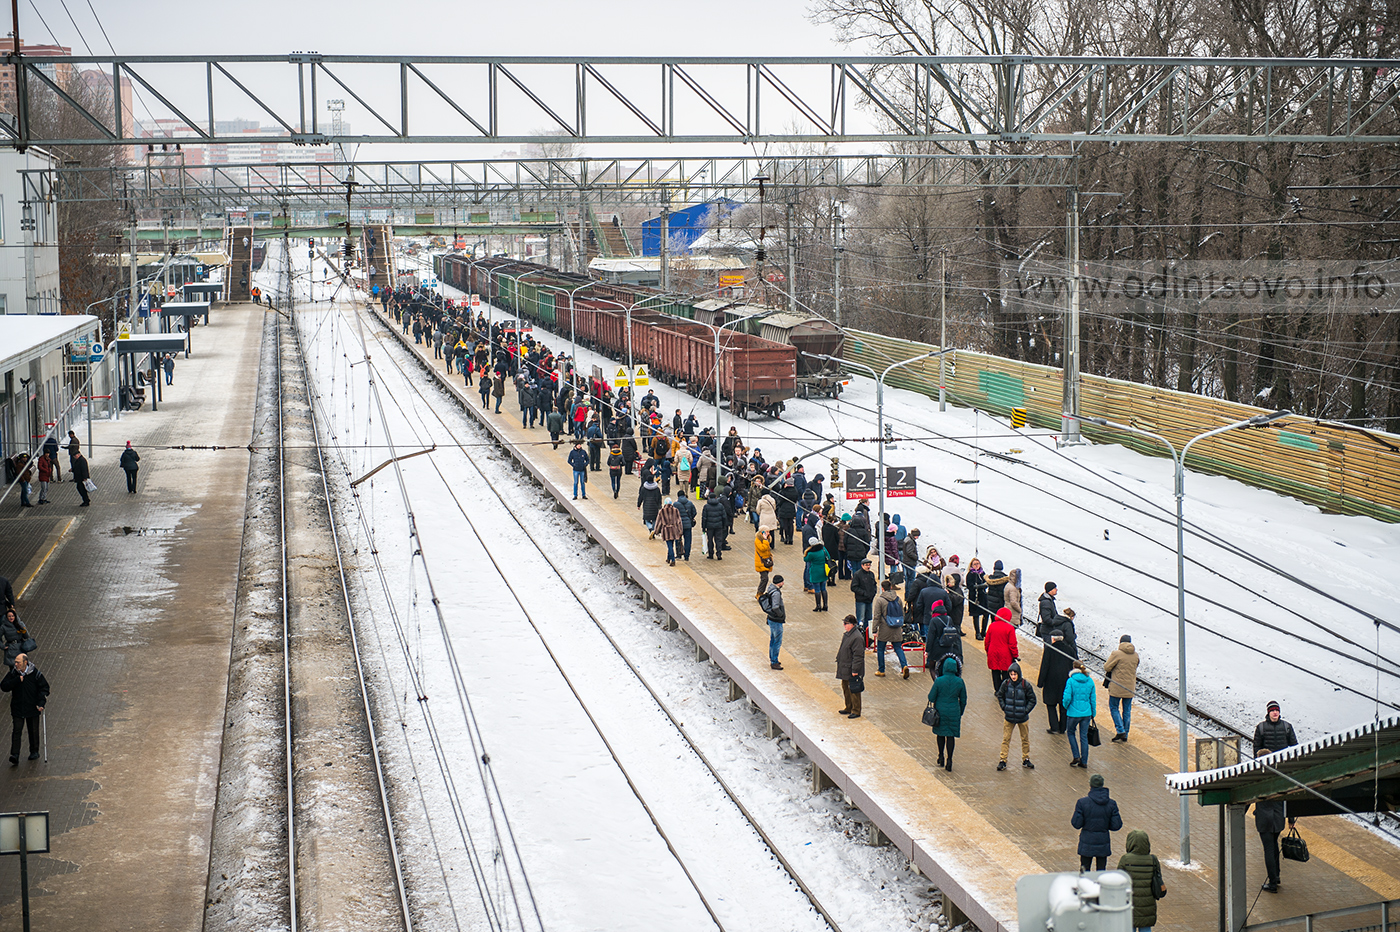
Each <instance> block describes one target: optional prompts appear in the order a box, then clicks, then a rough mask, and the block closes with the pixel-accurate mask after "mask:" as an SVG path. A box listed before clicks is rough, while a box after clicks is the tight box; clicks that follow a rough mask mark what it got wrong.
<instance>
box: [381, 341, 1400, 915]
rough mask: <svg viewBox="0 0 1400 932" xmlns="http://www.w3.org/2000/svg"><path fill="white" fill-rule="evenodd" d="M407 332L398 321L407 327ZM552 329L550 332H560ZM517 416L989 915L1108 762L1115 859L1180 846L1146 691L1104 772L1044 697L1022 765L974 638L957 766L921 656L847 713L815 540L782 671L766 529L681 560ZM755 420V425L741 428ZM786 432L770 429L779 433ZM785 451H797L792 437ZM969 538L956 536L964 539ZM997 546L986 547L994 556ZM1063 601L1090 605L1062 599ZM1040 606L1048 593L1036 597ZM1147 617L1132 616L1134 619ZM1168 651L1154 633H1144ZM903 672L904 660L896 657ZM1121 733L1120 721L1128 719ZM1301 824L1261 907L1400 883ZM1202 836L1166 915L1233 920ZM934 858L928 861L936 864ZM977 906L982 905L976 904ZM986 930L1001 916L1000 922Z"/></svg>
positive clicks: (750, 678) (774, 695)
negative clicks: (756, 556) (773, 634)
mask: <svg viewBox="0 0 1400 932" xmlns="http://www.w3.org/2000/svg"><path fill="white" fill-rule="evenodd" d="M395 332H396V333H397V332H398V331H397V329H395ZM545 337H546V339H548V337H547V335H545ZM406 345H408V346H409V347H410V348H411V349H414V350H415V352H417V353H418V355H419V357H420V359H422V361H423V362H424V364H425V365H429V366H432V367H433V368H434V369H435V371H436V372H438V373H439V374H440V375H442V378H443V379H444V380H445V381H446V383H447V384H449V385H450V386H451V387H452V388H453V390H454V391H456V392H457V393H458V394H459V395H461V396H462V397H464V398H465V399H466V400H467V401H470V402H473V403H472V404H468V405H467V407H468V409H469V410H470V411H471V412H472V414H473V415H474V416H476V417H478V418H483V414H482V412H481V409H480V398H479V396H478V395H477V394H476V392H475V388H471V389H465V392H466V393H467V394H465V395H463V388H462V378H461V377H460V376H456V375H454V376H452V377H451V378H450V379H446V376H445V374H443V373H444V369H443V363H442V362H441V361H434V360H433V359H432V358H431V352H430V351H429V352H428V353H426V354H425V353H423V352H422V351H421V350H420V349H417V348H414V347H413V344H412V340H411V339H410V340H408V341H406ZM507 395H508V397H507V399H506V403H505V404H503V405H502V409H501V413H500V414H499V415H485V421H486V423H487V424H488V426H489V427H490V429H491V430H492V431H493V432H494V433H495V434H496V435H497V436H498V437H500V438H501V439H502V440H503V441H505V442H507V443H509V444H512V445H513V446H515V447H516V450H517V454H518V455H520V456H523V457H525V458H526V459H527V460H528V461H529V463H530V464H531V467H530V468H531V471H532V472H534V473H535V474H536V475H537V476H540V477H542V478H544V479H545V480H546V487H547V488H549V487H552V489H553V491H554V493H555V494H556V496H557V497H559V498H560V499H561V501H562V504H563V505H564V506H565V507H566V508H567V509H568V510H570V511H571V512H572V513H574V514H575V515H576V516H578V517H579V518H580V520H582V521H584V522H585V524H586V526H589V527H591V528H595V529H596V530H597V532H598V533H599V534H601V535H602V536H603V537H604V538H606V539H607V540H608V542H609V544H610V545H612V546H613V547H614V548H616V550H617V551H618V552H619V553H620V554H621V555H623V557H624V565H628V564H630V565H631V567H632V569H633V571H634V572H635V573H637V574H639V575H644V576H646V577H648V588H650V589H653V590H654V592H655V593H656V594H658V596H659V597H660V598H661V599H662V600H663V604H665V605H666V606H667V608H668V610H671V609H672V607H673V606H674V613H676V614H680V613H682V612H683V613H684V614H685V615H686V617H687V618H688V619H689V621H690V625H688V627H691V628H693V630H694V631H695V632H696V633H698V634H699V636H700V637H703V638H704V639H705V640H706V641H707V642H708V644H707V646H711V645H712V646H713V648H714V651H712V653H713V652H716V651H717V652H718V653H719V654H722V655H724V663H723V665H724V666H725V669H726V671H727V672H729V673H730V675H731V676H732V677H734V678H735V679H736V681H739V682H741V683H742V684H743V685H744V687H745V688H746V689H747V690H748V692H749V694H750V695H751V696H757V695H759V694H761V695H762V696H763V697H764V700H763V705H764V707H765V709H768V710H770V714H771V715H773V716H774V717H775V719H778V720H779V721H781V723H782V724H783V726H784V730H785V731H788V732H789V733H790V734H797V733H800V735H801V738H800V740H799V744H800V745H801V746H803V749H804V750H806V751H807V752H808V754H809V756H813V757H814V758H823V757H829V758H830V760H831V762H832V765H833V766H836V767H839V768H841V769H842V770H843V772H844V773H845V774H846V775H847V776H848V777H849V782H846V783H845V784H844V785H843V787H842V788H843V789H844V790H845V792H846V793H847V794H848V795H850V796H851V797H852V798H853V799H854V800H855V801H856V803H857V804H858V805H860V806H861V807H862V808H863V809H865V810H866V812H867V813H868V814H869V813H871V812H872V811H873V810H874V809H880V810H882V811H884V812H885V813H887V814H894V815H895V816H896V819H897V821H898V822H899V823H900V825H901V826H902V831H899V832H898V835H899V836H902V837H896V839H895V840H896V842H897V843H901V847H902V848H904V849H905V850H910V846H912V848H913V850H914V851H915V852H932V854H931V855H930V856H931V857H932V858H933V861H934V867H933V869H932V870H931V871H930V870H929V869H928V868H927V867H926V872H928V873H930V875H931V876H932V877H933V878H934V879H935V880H941V881H943V882H945V883H948V884H965V885H966V886H967V889H969V890H975V891H977V892H978V895H979V897H980V898H981V901H982V902H983V903H984V904H985V906H986V908H987V913H988V915H989V917H990V918H991V919H992V920H993V921H995V922H996V923H999V924H1005V923H1014V922H1015V894H1014V890H1013V889H1012V885H1014V881H1015V878H1016V877H1017V876H1020V875H1021V874H1024V873H1029V872H1035V871H1063V870H1077V869H1078V857H1077V855H1076V845H1077V843H1078V833H1077V832H1076V831H1075V830H1074V829H1073V828H1071V826H1070V816H1071V814H1072V812H1073V810H1074V804H1075V801H1076V800H1077V799H1078V798H1079V797H1080V796H1082V795H1084V794H1085V793H1086V792H1087V791H1088V778H1089V775H1090V774H1092V773H1101V774H1103V776H1104V778H1105V780H1106V783H1107V786H1108V787H1109V789H1110V791H1111V792H1112V794H1113V796H1114V798H1115V799H1117V800H1118V802H1119V805H1120V807H1121V809H1122V813H1123V818H1124V831H1123V832H1122V833H1120V834H1118V835H1117V836H1116V837H1115V838H1114V840H1113V847H1114V857H1113V858H1112V859H1111V860H1110V866H1113V865H1114V864H1116V862H1117V856H1118V855H1119V854H1121V853H1122V852H1123V844H1124V838H1125V837H1126V835H1127V832H1128V831H1129V830H1131V829H1135V828H1141V829H1145V830H1147V831H1148V833H1149V835H1150V836H1151V838H1152V841H1153V851H1154V853H1156V854H1157V855H1158V856H1159V857H1162V858H1163V860H1167V859H1169V858H1176V856H1177V838H1178V827H1179V803H1178V800H1177V798H1176V797H1175V796H1173V795H1172V794H1171V793H1169V792H1168V791H1167V789H1166V787H1165V781H1164V776H1165V775H1166V774H1167V773H1171V772H1175V770H1176V761H1177V730H1176V726H1175V724H1174V722H1173V721H1171V720H1168V719H1166V718H1164V717H1163V716H1160V715H1157V714H1154V713H1153V712H1152V711H1151V710H1150V709H1147V708H1144V707H1142V705H1141V704H1139V706H1138V707H1137V708H1135V709H1134V715H1133V729H1132V740H1131V741H1130V742H1129V743H1128V744H1126V745H1117V744H1112V743H1109V742H1107V741H1106V742H1105V746H1103V747H1101V748H1097V749H1094V751H1093V752H1092V755H1091V758H1090V767H1089V769H1088V770H1087V771H1085V770H1079V769H1078V768H1071V767H1070V766H1069V760H1070V753H1069V749H1068V743H1067V741H1066V739H1065V738H1064V737H1060V736H1051V735H1048V734H1046V725H1047V722H1046V719H1045V715H1044V713H1043V712H1042V711H1041V709H1040V708H1039V707H1038V708H1037V709H1036V711H1035V713H1034V715H1033V718H1032V721H1031V757H1032V759H1033V760H1034V761H1035V763H1036V769H1035V770H1034V771H1029V770H1023V769H1022V768H1021V767H1020V766H1019V761H1020V754H1019V738H1016V739H1014V743H1013V748H1012V759H1011V766H1010V769H1008V770H1007V771H1005V772H997V771H996V769H995V767H996V763H997V758H998V753H999V750H1000V742H1001V732H1002V728H1001V723H1002V721H1003V718H1002V716H1001V714H1000V711H999V710H998V709H997V707H996V701H995V698H994V695H993V692H992V687H991V679H990V675H989V673H988V671H987V667H986V655H985V653H984V652H983V650H982V645H981V642H979V641H976V640H975V639H974V638H972V637H971V631H972V626H971V622H970V621H968V622H966V623H965V626H964V627H965V629H966V630H967V631H968V633H969V636H968V638H966V639H965V641H964V650H965V654H966V669H965V677H966V681H967V685H968V692H969V705H968V709H967V714H966V716H965V717H964V719H963V725H962V733H963V737H962V738H960V739H959V740H958V748H957V755H956V763H955V770H954V772H953V773H951V774H949V773H946V772H944V771H943V770H942V769H939V768H935V766H934V761H935V759H936V757H937V749H936V746H935V744H934V741H933V738H932V736H931V735H930V734H929V731H928V730H927V729H926V728H924V727H923V726H922V725H921V724H920V723H919V716H920V713H921V712H922V710H923V706H924V702H925V698H926V696H927V693H928V690H929V687H930V684H931V680H930V679H929V678H928V676H927V674H924V673H922V672H917V671H916V672H915V673H913V674H911V676H910V678H909V679H908V680H902V679H900V678H899V677H898V676H889V677H885V678H876V677H875V676H874V675H873V674H874V671H875V658H874V655H873V653H872V654H868V655H867V677H866V680H867V684H868V689H867V692H866V693H865V699H864V714H863V717H862V719H861V720H860V721H857V722H850V721H847V720H846V719H843V718H840V717H839V716H837V715H836V714H835V710H836V709H838V708H840V706H841V695H840V688H839V683H838V681H837V680H835V679H834V674H835V662H834V657H835V653H836V648H837V645H838V643H839V641H840V638H841V632H842V629H841V619H842V618H843V617H844V616H845V615H846V614H847V613H850V612H852V611H853V610H854V605H853V600H852V596H851V593H850V590H849V588H848V585H849V584H847V583H841V584H839V585H838V586H837V587H836V588H834V589H833V590H832V591H831V610H830V613H829V614H821V613H815V612H812V611H811V608H812V605H813V601H812V598H811V596H804V595H803V594H802V586H801V577H802V572H801V570H802V564H801V554H800V548H799V547H796V546H792V547H788V546H783V545H781V544H780V545H779V546H778V547H777V552H776V562H777V566H776V572H778V573H781V574H783V575H784V576H785V577H787V579H788V580H789V581H790V582H789V584H788V585H786V586H785V589H784V594H785V597H786V599H787V604H788V620H789V623H788V625H787V630H786V636H785V640H784V650H785V652H786V654H787V656H785V657H784V664H785V666H786V667H787V669H786V670H785V671H783V672H782V673H777V672H773V671H769V670H768V669H767V667H768V663H767V640H768V633H767V628H766V625H765V624H764V622H763V616H762V612H761V611H759V609H758V608H757V605H756V604H755V602H754V599H753V593H754V590H755V583H756V580H757V576H756V574H755V572H754V568H753V549H752V540H753V535H752V533H751V529H750V528H749V526H748V525H747V524H746V523H743V521H742V519H740V520H736V523H735V529H736V531H738V532H739V533H738V535H737V536H736V537H734V538H731V544H732V545H733V548H734V549H733V550H731V551H730V552H729V554H728V555H727V556H728V558H727V559H725V560H724V561H723V562H714V561H708V560H706V559H705V558H704V552H703V545H702V543H701V541H700V537H699V534H698V532H697V535H696V546H695V549H694V551H693V552H692V558H691V562H690V563H689V564H688V565H686V564H682V565H679V566H677V567H675V568H671V567H668V566H667V565H666V563H665V555H666V553H665V547H664V546H663V545H662V543H661V541H659V540H656V541H648V540H647V537H646V531H645V528H644V527H643V526H642V525H641V519H640V513H639V512H638V511H637V510H636V508H635V503H636V494H637V484H638V479H637V478H636V477H635V476H627V477H624V482H623V491H622V495H621V497H620V498H619V499H617V500H614V499H613V498H612V497H611V495H610V493H609V491H608V484H607V479H606V473H593V474H591V477H592V479H593V480H594V481H593V482H592V483H591V484H590V497H589V500H588V501H587V502H572V501H570V500H569V497H570V491H571V478H570V476H571V473H570V470H569V467H568V466H567V464H566V463H565V461H564V457H565V455H566V450H565V448H564V447H562V446H561V448H560V450H559V451H557V452H552V451H551V449H550V446H549V445H548V444H547V443H545V444H541V443H540V441H541V440H545V439H547V438H548V434H547V433H546V432H545V431H544V430H543V429H542V428H536V429H534V430H525V429H522V428H521V426H520V417H519V411H518V406H516V405H515V404H514V398H513V393H512V392H507ZM741 430H742V427H741ZM769 445H771V443H770V442H765V447H766V446H769ZM768 452H769V453H770V454H776V455H787V454H784V452H783V451H782V450H770V451H768ZM935 542H936V543H938V544H939V545H940V548H939V549H940V550H941V551H943V552H945V553H954V552H959V547H958V545H957V542H956V541H951V542H950V541H943V540H939V541H935ZM949 544H952V547H951V549H949V547H948V546H947V545H949ZM994 558H995V554H991V553H989V554H986V555H984V558H983V562H984V563H986V564H987V565H990V564H991V562H992V559H994ZM1027 576H1028V583H1027V593H1028V594H1027V604H1029V605H1032V606H1033V605H1034V598H1035V594H1036V593H1035V590H1036V583H1035V581H1034V580H1035V579H1036V576H1035V573H1034V570H1033V569H1031V570H1029V571H1028V573H1027ZM1061 604H1070V605H1072V604H1073V597H1072V594H1070V596H1069V598H1068V600H1066V599H1064V598H1062V599H1061ZM1032 610H1033V609H1032ZM1130 627H1131V626H1129V628H1130ZM1020 644H1021V662H1022V666H1023V668H1024V669H1025V671H1026V673H1027V676H1028V677H1029V678H1030V680H1031V681H1032V682H1034V681H1035V677H1036V671H1037V669H1038V665H1039V659H1040V652H1039V650H1038V649H1036V647H1035V645H1034V641H1033V638H1029V637H1025V636H1023V637H1021V640H1020ZM1144 648H1145V649H1149V650H1150V649H1151V647H1150V646H1147V645H1140V646H1139V649H1144ZM887 669H888V670H891V671H897V666H896V665H895V663H894V658H893V656H892V655H891V657H890V658H889V662H888V666H887ZM1100 693H1101V695H1100V698H1099V703H1100V712H1101V713H1102V714H1101V716H1100V721H1101V722H1110V719H1109V716H1108V710H1107V699H1106V698H1104V697H1103V696H1102V690H1100ZM1106 731H1107V732H1108V733H1109V734H1111V723H1110V725H1109V728H1108V729H1106ZM1300 826H1301V831H1302V832H1303V834H1304V837H1305V838H1306V839H1307V841H1308V844H1309V847H1310V848H1311V850H1312V854H1313V857H1312V860H1311V861H1310V862H1309V863H1307V864H1305V865H1299V864H1294V863H1292V862H1285V867H1284V872H1283V880H1284V884H1283V889H1282V892H1280V893H1279V894H1277V895H1268V894H1264V895H1263V897H1261V898H1260V900H1259V902H1258V904H1257V906H1256V908H1255V910H1254V912H1253V914H1252V915H1251V917H1250V921H1252V922H1260V921H1266V920H1269V919H1278V918H1284V917H1289V916H1296V915H1300V914H1303V913H1306V912H1309V911H1314V910H1319V909H1327V908H1331V907H1337V906H1343V905H1352V904H1361V903H1370V902H1375V901H1378V900H1381V899H1387V898H1395V897H1400V850H1397V848H1396V847H1395V846H1393V845H1390V844H1388V843H1385V842H1383V841H1380V840H1378V839H1377V838H1376V837H1375V836H1373V835H1371V834H1370V833H1369V832H1367V831H1366V830H1364V829H1362V828H1359V827H1356V826H1354V825H1352V824H1350V823H1348V822H1346V821H1344V820H1342V819H1340V818H1334V817H1326V818H1317V819H1308V820H1304V821H1303V822H1302V823H1300ZM1191 828H1192V840H1193V850H1194V853H1195V862H1194V864H1193V866H1192V868H1191V869H1189V870H1179V869H1172V868H1171V867H1168V869H1167V872H1166V883H1167V885H1168V887H1169V888H1170V891H1171V892H1170V894H1169V896H1168V897H1167V899H1165V900H1163V901H1162V902H1161V903H1160V904H1159V920H1158V921H1159V925H1160V926H1162V927H1166V928H1175V929H1191V930H1198V932H1210V930H1215V929H1217V928H1218V913H1217V894H1216V884H1217V876H1216V863H1217V862H1216V858H1217V845H1218V839H1219V832H1218V828H1217V812H1216V810H1215V809H1214V808H1211V809H1200V808H1196V807H1194V806H1193V808H1192V826H1191ZM1248 857H1249V876H1250V878H1252V879H1257V880H1258V881H1259V882H1261V883H1262V882H1263V879H1264V875H1263V865H1262V854H1261V851H1260V847H1259V845H1258V844H1252V845H1250V846H1249V848H1248ZM921 866H925V865H924V864H923V863H922V862H921ZM974 918H976V917H974ZM983 928H987V926H986V925H983Z"/></svg>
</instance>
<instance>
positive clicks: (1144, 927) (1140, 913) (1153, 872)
mask: <svg viewBox="0 0 1400 932" xmlns="http://www.w3.org/2000/svg"><path fill="white" fill-rule="evenodd" d="M1125 847H1126V849H1127V852H1128V853H1127V854H1125V855H1123V856H1122V857H1121V858H1119V859H1118V869H1119V870H1120V871H1122V872H1123V873H1125V874H1127V875H1128V876H1129V877H1131V878H1132V881H1133V932H1152V927H1153V926H1155V925H1156V924H1157V900H1159V899H1161V898H1162V897H1164V896H1166V895H1167V888H1166V884H1162V885H1160V886H1158V884H1157V878H1158V877H1160V876H1161V875H1162V862H1161V861H1159V860H1157V855H1155V854H1153V853H1152V839H1151V838H1149V837H1148V836H1147V833H1146V832H1144V831H1143V830H1142V829H1140V828H1135V829H1133V830H1132V831H1131V832H1129V833H1128V838H1127V844H1126V845H1125Z"/></svg>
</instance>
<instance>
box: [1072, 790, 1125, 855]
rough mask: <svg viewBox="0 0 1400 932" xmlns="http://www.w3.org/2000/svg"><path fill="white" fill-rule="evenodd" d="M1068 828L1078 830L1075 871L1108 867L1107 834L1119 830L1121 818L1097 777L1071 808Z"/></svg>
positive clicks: (1110, 844) (1110, 849)
mask: <svg viewBox="0 0 1400 932" xmlns="http://www.w3.org/2000/svg"><path fill="white" fill-rule="evenodd" d="M1069 824H1070V825H1072V826H1073V827H1075V828H1077V829H1079V869H1080V870H1081V871H1087V870H1089V869H1090V864H1091V862H1093V864H1094V866H1093V869H1094V870H1099V871H1101V870H1104V869H1105V868H1106V867H1108V856H1109V855H1110V854H1112V853H1113V840H1112V836H1111V835H1110V834H1109V833H1110V832H1116V831H1119V830H1120V829H1122V828H1123V816H1122V815H1121V814H1119V812H1118V803H1116V802H1114V800H1113V797H1112V796H1109V795H1108V788H1107V787H1105V786H1104V785H1103V777H1102V776H1100V775H1099V774H1094V775H1093V776H1092V777H1090V778H1089V795H1088V796H1081V797H1079V801H1078V802H1077V803H1075V804H1074V815H1072V816H1070V820H1069Z"/></svg>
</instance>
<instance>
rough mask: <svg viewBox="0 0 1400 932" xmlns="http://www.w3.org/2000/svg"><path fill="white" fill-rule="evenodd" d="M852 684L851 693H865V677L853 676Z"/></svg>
mask: <svg viewBox="0 0 1400 932" xmlns="http://www.w3.org/2000/svg"><path fill="white" fill-rule="evenodd" d="M850 682H851V692H853V693H863V692H865V677H864V676H859V675H858V676H853V677H851V681H850Z"/></svg>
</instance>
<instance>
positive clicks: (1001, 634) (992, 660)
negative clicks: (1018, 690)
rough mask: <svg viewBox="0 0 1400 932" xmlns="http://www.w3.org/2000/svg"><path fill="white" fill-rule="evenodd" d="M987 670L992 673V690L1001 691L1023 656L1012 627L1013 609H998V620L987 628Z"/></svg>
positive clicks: (1003, 607)
mask: <svg viewBox="0 0 1400 932" xmlns="http://www.w3.org/2000/svg"><path fill="white" fill-rule="evenodd" d="M986 648H987V669H989V670H991V671H992V690H993V691H1000V690H1001V684H1002V683H1004V682H1005V681H1006V675H1007V671H1008V670H1010V669H1011V666H1012V664H1013V663H1014V662H1015V661H1016V660H1017V659H1018V658H1020V656H1021V651H1020V649H1019V648H1018V647H1017V645H1016V629H1015V628H1013V627H1011V609H1009V608H1007V607H1005V606H1002V607H1001V608H999V609H997V615H996V620H995V621H993V622H992V623H991V624H990V625H988V626H987V636H986Z"/></svg>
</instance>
